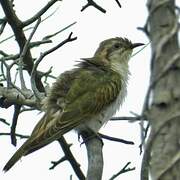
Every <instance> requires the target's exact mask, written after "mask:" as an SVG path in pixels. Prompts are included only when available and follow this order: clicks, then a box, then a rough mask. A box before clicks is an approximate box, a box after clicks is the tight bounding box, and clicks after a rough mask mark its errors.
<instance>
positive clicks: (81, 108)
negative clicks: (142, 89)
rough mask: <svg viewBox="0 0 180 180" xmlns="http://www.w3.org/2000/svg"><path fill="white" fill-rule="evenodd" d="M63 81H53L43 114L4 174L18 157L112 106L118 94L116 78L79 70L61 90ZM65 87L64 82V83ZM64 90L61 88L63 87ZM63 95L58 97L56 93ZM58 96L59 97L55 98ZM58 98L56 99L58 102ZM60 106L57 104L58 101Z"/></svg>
mask: <svg viewBox="0 0 180 180" xmlns="http://www.w3.org/2000/svg"><path fill="white" fill-rule="evenodd" d="M64 81H65V79H64V80H62V79H61V80H57V82H56V83H55V84H54V85H53V87H52V90H51V93H52V92H53V91H54V93H55V95H54V94H51V93H50V95H49V97H48V98H47V101H46V113H45V115H44V116H43V117H42V119H41V120H40V121H39V123H38V124H37V125H36V126H35V128H34V130H33V132H32V134H31V136H30V138H29V139H28V140H27V141H26V142H25V143H24V144H23V145H22V146H21V147H20V149H19V150H18V151H17V152H16V153H15V154H14V155H13V157H12V158H11V159H10V160H9V161H8V163H7V164H6V166H5V167H4V170H5V171H7V170H9V169H10V168H11V167H12V166H13V165H14V164H15V163H16V162H17V161H18V160H19V159H20V158H21V157H22V156H24V155H27V154H29V153H31V152H34V151H36V150H38V149H40V148H41V147H43V146H45V145H47V144H49V143H51V142H52V141H54V140H56V139H58V138H60V137H61V136H62V135H63V134H64V133H66V132H68V131H69V130H71V129H73V128H74V127H77V126H78V125H79V124H81V123H82V121H83V120H86V119H89V118H91V117H92V116H94V115H96V114H97V113H98V112H99V111H101V110H102V109H103V108H105V107H106V106H107V105H109V104H110V103H112V102H113V101H114V100H115V99H116V97H117V95H118V94H119V92H120V90H121V82H120V81H119V75H117V74H114V75H113V76H112V77H111V80H110V79H109V75H108V74H106V72H103V73H102V72H92V71H88V70H86V71H85V70H84V71H83V70H82V71H80V72H78V73H77V74H76V73H75V74H74V77H71V80H70V82H69V83H70V85H69V84H66V87H65V89H66V92H65V89H64V90H63V89H62V88H61V85H63V83H65V82H64ZM66 83H68V82H66ZM63 88H64V87H63ZM58 90H59V91H62V93H64V94H63V95H62V94H61V95H60V94H58V93H59V91H58ZM59 95H60V96H59ZM59 98H60V99H59ZM60 100H62V101H63V102H62V103H60V102H59V101H60Z"/></svg>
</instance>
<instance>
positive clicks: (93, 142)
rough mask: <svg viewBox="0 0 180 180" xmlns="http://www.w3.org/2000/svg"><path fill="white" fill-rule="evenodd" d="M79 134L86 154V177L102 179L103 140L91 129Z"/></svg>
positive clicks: (94, 179)
mask: <svg viewBox="0 0 180 180" xmlns="http://www.w3.org/2000/svg"><path fill="white" fill-rule="evenodd" d="M80 135H81V137H82V138H83V141H84V143H85V145H86V149H87V156H88V170H87V176H86V179H87V180H91V179H93V180H99V179H102V173H103V166H104V162H103V153H102V147H103V142H102V140H101V138H100V137H99V136H98V135H97V134H94V132H92V131H84V132H81V134H80Z"/></svg>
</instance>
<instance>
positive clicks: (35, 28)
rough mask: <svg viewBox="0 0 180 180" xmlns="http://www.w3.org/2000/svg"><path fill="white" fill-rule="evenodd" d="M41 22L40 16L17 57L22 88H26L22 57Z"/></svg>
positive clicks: (24, 55)
mask: <svg viewBox="0 0 180 180" xmlns="http://www.w3.org/2000/svg"><path fill="white" fill-rule="evenodd" d="M40 22H41V18H39V19H38V21H37V23H36V25H35V26H34V29H33V31H32V32H31V34H30V36H29V38H28V40H27V41H26V43H25V45H24V48H23V50H22V53H21V55H20V59H19V76H20V82H21V89H22V90H26V89H27V88H26V85H25V80H24V76H23V62H24V58H25V57H26V53H27V51H28V49H29V43H30V41H31V39H32V37H33V35H34V33H35V32H36V30H37V28H38V26H39V24H40Z"/></svg>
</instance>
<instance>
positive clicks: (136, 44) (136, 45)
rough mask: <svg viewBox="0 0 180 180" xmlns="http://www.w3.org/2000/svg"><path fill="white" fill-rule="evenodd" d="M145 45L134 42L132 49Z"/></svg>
mask: <svg viewBox="0 0 180 180" xmlns="http://www.w3.org/2000/svg"><path fill="white" fill-rule="evenodd" d="M143 45H144V44H143V43H134V44H132V46H131V49H134V48H136V47H139V46H143Z"/></svg>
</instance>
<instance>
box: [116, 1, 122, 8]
mask: <svg viewBox="0 0 180 180" xmlns="http://www.w3.org/2000/svg"><path fill="white" fill-rule="evenodd" d="M115 1H116V3H117V4H118V6H119V7H120V8H121V4H120V2H119V1H118V0H115Z"/></svg>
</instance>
